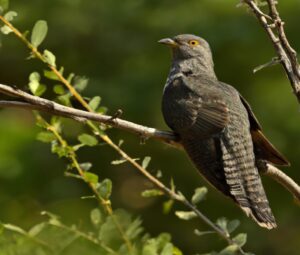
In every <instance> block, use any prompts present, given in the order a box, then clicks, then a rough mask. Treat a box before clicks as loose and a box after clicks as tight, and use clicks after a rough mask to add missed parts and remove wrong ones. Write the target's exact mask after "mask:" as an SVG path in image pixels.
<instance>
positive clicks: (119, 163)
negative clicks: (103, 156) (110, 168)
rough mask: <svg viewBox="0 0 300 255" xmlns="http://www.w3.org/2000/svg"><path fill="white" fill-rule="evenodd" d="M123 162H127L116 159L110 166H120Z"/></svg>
mask: <svg viewBox="0 0 300 255" xmlns="http://www.w3.org/2000/svg"><path fill="white" fill-rule="evenodd" d="M125 162H127V160H126V159H116V160H113V161H112V162H111V164H112V165H121V164H123V163H125Z"/></svg>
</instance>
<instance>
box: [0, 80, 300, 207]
mask: <svg viewBox="0 0 300 255" xmlns="http://www.w3.org/2000/svg"><path fill="white" fill-rule="evenodd" d="M0 93H3V94H6V95H11V96H14V97H18V98H21V99H22V100H24V101H26V102H19V101H4V100H0V107H6V108H7V107H12V108H21V109H27V110H38V111H42V112H48V113H51V114H53V115H59V116H63V117H66V118H71V119H74V120H76V121H81V122H82V121H86V120H91V121H95V122H98V123H103V124H106V125H110V126H112V127H115V128H119V129H122V130H125V131H128V132H131V133H134V134H136V135H138V136H141V135H142V136H144V137H146V138H154V139H157V140H160V141H163V142H165V143H167V144H171V145H176V147H180V140H179V137H178V136H176V135H175V134H174V133H173V132H170V131H160V130H157V129H155V128H151V127H146V126H142V125H139V124H136V123H132V122H130V121H126V120H122V119H119V118H115V119H113V120H112V116H108V115H100V114H96V113H91V112H86V111H82V110H77V109H74V108H71V107H67V106H63V105H61V104H58V103H55V102H53V101H50V100H47V99H44V98H40V97H36V96H33V95H30V94H28V93H26V92H24V91H22V90H19V89H14V88H11V87H9V86H7V85H3V84H0ZM114 149H116V150H119V147H118V146H117V145H116V148H114ZM118 152H119V153H120V155H121V156H122V157H123V158H125V159H126V160H128V161H129V162H130V163H131V164H132V165H134V166H135V167H136V168H137V169H138V170H139V171H140V172H141V173H142V174H143V175H144V176H146V177H147V178H148V179H149V180H150V181H151V182H152V183H154V184H155V185H156V186H157V187H159V188H160V189H162V190H163V191H164V192H165V193H167V194H168V195H170V196H171V197H172V198H173V199H175V200H178V201H180V200H182V198H181V197H178V196H177V195H175V196H174V194H173V193H174V192H172V191H171V190H169V189H168V188H167V187H165V185H164V184H163V183H161V182H160V181H158V180H157V179H156V178H155V177H153V176H152V175H150V174H149V173H148V172H147V171H146V170H145V169H144V168H142V167H141V166H140V165H139V164H138V163H137V162H136V161H135V160H133V159H131V158H130V157H128V155H127V154H126V153H125V152H123V151H118ZM263 173H264V174H266V175H268V176H270V177H271V178H273V179H275V180H276V181H278V182H279V183H281V184H282V185H283V186H284V187H285V188H286V189H287V190H288V191H289V192H291V193H292V194H293V195H294V196H295V197H296V198H297V199H298V200H299V201H300V187H299V185H298V184H296V183H295V182H294V181H293V180H292V179H291V178H290V177H288V176H287V175H285V174H284V173H283V172H282V171H281V170H279V169H278V168H276V167H274V166H272V165H270V164H268V169H267V170H265V171H263ZM181 202H182V201H181ZM189 207H190V208H191V206H189ZM191 209H192V208H191Z"/></svg>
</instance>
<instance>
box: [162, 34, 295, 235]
mask: <svg viewBox="0 0 300 255" xmlns="http://www.w3.org/2000/svg"><path fill="white" fill-rule="evenodd" d="M160 43H163V44H167V45H169V46H171V48H172V52H173V61H172V66H171V70H170V73H169V76H168V79H167V82H166V85H165V88H164V93H163V100H162V111H163V115H164V118H165V121H166V123H167V124H168V126H169V127H170V128H171V129H173V130H174V131H175V132H176V133H177V134H178V135H179V136H180V138H181V142H182V145H183V146H184V148H185V150H186V151H187V153H188V155H189V157H190V158H191V160H192V161H193V163H194V164H195V166H196V167H197V169H198V170H199V171H200V173H201V174H202V175H203V176H204V177H205V178H206V179H207V180H208V181H209V182H210V183H211V184H212V185H213V186H214V187H216V188H217V189H218V190H219V191H221V192H222V193H223V194H225V195H227V196H229V197H230V198H232V199H233V200H234V201H235V202H236V203H237V204H238V205H239V206H240V207H241V208H242V209H243V211H244V212H245V213H246V214H247V215H248V216H250V217H251V218H252V219H254V220H255V221H256V222H257V223H258V224H259V225H260V226H262V227H266V228H268V229H271V228H274V227H276V222H275V219H274V216H273V214H272V211H271V209H270V207H269V203H268V200H267V197H266V194H265V191H264V188H263V186H262V183H261V179H260V176H259V172H258V162H260V165H264V164H261V163H263V162H265V161H269V162H273V163H276V164H281V165H288V164H289V163H288V161H287V160H286V159H285V158H284V157H283V156H282V155H281V154H280V153H279V152H278V151H277V150H276V149H275V148H274V147H273V146H272V144H271V143H270V142H269V141H268V140H267V139H266V138H265V137H264V135H263V134H262V132H261V127H260V124H259V123H258V121H257V119H256V118H255V116H254V114H253V112H252V111H251V108H250V106H249V104H248V103H247V102H246V101H245V99H243V98H242V97H241V96H240V94H239V93H238V91H237V90H236V89H234V88H233V87H232V86H230V85H227V84H225V83H222V82H220V81H218V79H217V77H216V75H215V72H214V66H213V59H212V54H211V51H210V47H209V45H208V43H207V42H206V41H205V40H204V39H202V38H200V37H197V36H194V35H179V36H176V37H174V38H173V39H169V38H167V39H163V40H161V41H160Z"/></svg>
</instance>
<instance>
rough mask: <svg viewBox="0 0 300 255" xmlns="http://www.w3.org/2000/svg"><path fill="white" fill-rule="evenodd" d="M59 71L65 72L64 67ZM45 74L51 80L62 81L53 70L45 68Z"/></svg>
mask: <svg viewBox="0 0 300 255" xmlns="http://www.w3.org/2000/svg"><path fill="white" fill-rule="evenodd" d="M59 73H60V74H61V75H63V74H64V68H63V67H61V68H60V69H59ZM44 76H45V77H46V78H48V79H50V80H54V81H60V79H59V78H58V76H57V75H56V73H54V72H53V71H50V70H44Z"/></svg>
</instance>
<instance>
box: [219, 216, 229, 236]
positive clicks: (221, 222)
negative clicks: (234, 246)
mask: <svg viewBox="0 0 300 255" xmlns="http://www.w3.org/2000/svg"><path fill="white" fill-rule="evenodd" d="M227 222H228V221H227V219H226V218H225V217H221V218H219V219H217V222H216V224H217V225H218V226H219V227H220V228H221V229H222V230H223V231H225V232H226V233H228V230H227Z"/></svg>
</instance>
